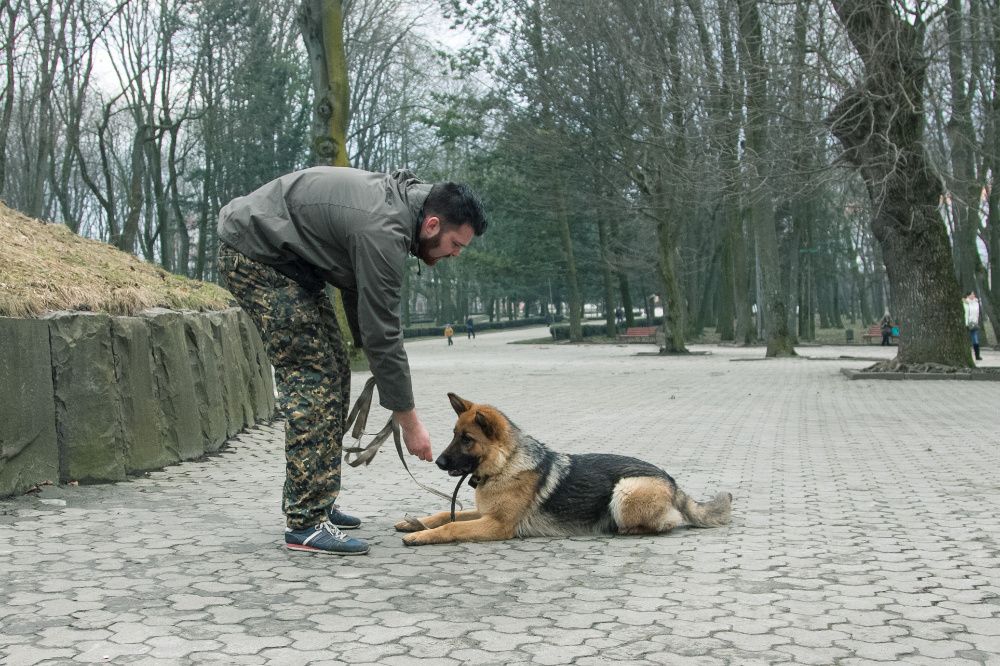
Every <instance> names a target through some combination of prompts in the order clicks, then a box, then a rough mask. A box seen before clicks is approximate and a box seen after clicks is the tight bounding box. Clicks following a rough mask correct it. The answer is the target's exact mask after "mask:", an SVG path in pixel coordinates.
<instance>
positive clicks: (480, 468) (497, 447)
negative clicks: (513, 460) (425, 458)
mask: <svg viewBox="0 0 1000 666" xmlns="http://www.w3.org/2000/svg"><path fill="white" fill-rule="evenodd" d="M448 399H449V400H451V406H452V407H454V408H455V413H456V414H458V421H457V422H456V423H455V436H454V438H453V439H452V440H451V443H450V444H449V445H448V448H446V449H445V450H444V453H442V454H441V455H440V456H438V459H437V460H436V461H435V463H436V464H437V466H438V467H440V468H441V469H443V470H446V471H447V472H448V474H450V475H451V476H462V475H463V474H476V475H478V476H492V475H494V474H496V473H497V472H499V471H500V470H501V469H503V466H504V465H505V464H506V462H507V458H508V456H509V455H510V452H511V450H512V449H513V447H512V445H511V442H510V421H508V420H507V418H506V417H505V416H504V415H503V414H501V413H500V412H499V411H497V410H496V409H494V408H492V407H490V406H489V405H477V404H475V403H472V402H469V401H468V400H463V399H462V398H459V397H458V396H457V395H455V394H454V393H449V394H448Z"/></svg>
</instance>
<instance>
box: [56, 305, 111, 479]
mask: <svg viewBox="0 0 1000 666" xmlns="http://www.w3.org/2000/svg"><path fill="white" fill-rule="evenodd" d="M47 322H48V325H49V343H50V352H51V358H52V385H53V387H52V388H53V394H54V399H55V424H56V437H57V441H58V446H59V480H60V481H61V482H63V483H66V482H68V481H79V482H80V483H100V482H107V481H121V480H124V479H125V478H126V475H125V446H124V442H123V440H122V433H121V408H120V405H119V402H120V397H119V387H118V382H117V378H116V376H115V362H114V355H113V353H112V348H111V317H109V316H108V315H105V314H92V313H54V314H52V315H51V316H49V317H47Z"/></svg>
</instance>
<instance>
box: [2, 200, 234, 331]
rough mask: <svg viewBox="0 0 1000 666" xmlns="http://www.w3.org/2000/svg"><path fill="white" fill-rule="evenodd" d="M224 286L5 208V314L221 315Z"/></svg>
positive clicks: (225, 298)
mask: <svg viewBox="0 0 1000 666" xmlns="http://www.w3.org/2000/svg"><path fill="white" fill-rule="evenodd" d="M232 304H233V300H232V296H230V294H229V292H227V291H226V290H225V289H223V288H222V287H219V286H218V285H215V284H210V283H207V282H199V281H197V280H190V279H187V278H184V277H180V276H178V275H174V274H172V273H170V272H168V271H166V270H164V269H162V268H160V267H159V266H155V265H153V264H149V263H146V262H144V261H142V260H141V259H139V258H138V257H135V256H133V255H131V254H128V253H127V252H122V251H121V250H118V249H116V248H114V247H112V246H110V245H107V244H105V243H101V242H99V241H95V240H90V239H87V238H82V237H80V236H77V235H76V234H74V233H73V232H72V231H70V230H69V228H67V227H65V226H64V225H61V224H46V223H44V222H41V221H39V220H36V219H33V218H30V217H27V216H26V215H22V214H21V213H18V212H17V211H15V210H12V209H10V208H8V207H7V206H5V205H3V204H2V203H0V316H5V317H22V318H32V317H38V316H40V315H42V314H45V313H46V312H51V311H54V310H83V311H90V312H104V313H107V314H111V315H133V314H136V313H138V312H141V311H142V310H145V309H147V308H151V307H164V308H170V309H173V310H221V309H224V308H226V307H229V306H230V305H232Z"/></svg>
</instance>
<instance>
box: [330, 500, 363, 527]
mask: <svg viewBox="0 0 1000 666" xmlns="http://www.w3.org/2000/svg"><path fill="white" fill-rule="evenodd" d="M326 519H327V520H329V521H330V522H331V523H333V524H334V525H336V526H337V527H339V528H340V529H342V530H356V529H358V528H359V527H361V519H360V518H355V517H354V516H348V515H347V514H346V513H341V512H340V507H338V506H337V505H336V504H334V505H333V506H332V507H330V510H329V511H327V513H326Z"/></svg>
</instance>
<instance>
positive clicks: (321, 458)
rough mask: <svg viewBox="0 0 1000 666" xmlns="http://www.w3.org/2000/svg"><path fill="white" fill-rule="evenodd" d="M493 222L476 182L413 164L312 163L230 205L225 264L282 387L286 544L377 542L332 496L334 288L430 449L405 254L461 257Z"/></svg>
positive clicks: (420, 442) (222, 224)
mask: <svg viewBox="0 0 1000 666" xmlns="http://www.w3.org/2000/svg"><path fill="white" fill-rule="evenodd" d="M485 230H486V217H485V215H484V213H483V208H482V204H481V203H480V201H479V198H478V197H477V196H476V195H475V193H473V191H472V190H471V189H470V188H469V187H468V186H466V185H462V184H459V183H450V182H445V183H424V182H421V181H420V180H418V179H417V178H416V177H415V176H414V175H413V174H412V173H410V172H408V171H396V172H394V173H392V174H387V173H371V172H368V171H361V170H358V169H350V168H346V167H313V168H311V169H305V170H303V171H296V172H294V173H290V174H287V175H285V176H281V177H280V178H277V179H275V180H272V181H271V182H269V183H267V184H265V185H262V186H261V187H260V188H258V189H257V190H255V191H254V192H251V193H250V194H247V195H246V196H242V197H239V198H237V199H233V200H232V201H231V202H229V203H228V204H226V206H225V207H224V208H223V209H222V210H221V211H220V212H219V238H220V239H221V246H220V248H219V274H220V275H221V276H222V278H223V280H224V282H225V283H226V286H227V287H228V288H229V291H230V293H232V295H233V296H234V297H236V300H237V302H239V304H240V307H242V308H243V310H244V311H246V313H247V314H248V315H249V316H250V319H251V321H253V323H254V325H255V326H256V328H257V330H258V331H259V332H260V336H261V338H262V339H263V341H264V348H265V349H266V350H267V356H268V359H269V360H270V361H271V365H272V366H274V369H275V383H276V384H277V387H278V391H279V393H280V395H281V400H280V403H279V414H280V416H281V418H282V419H283V420H284V422H285V474H284V481H285V485H284V491H283V493H282V510H283V512H284V514H285V523H286V526H287V527H286V529H285V535H284V536H285V546H286V548H289V549H291V550H297V551H311V552H318V553H334V554H338V555H360V554H364V553H367V552H368V543H367V542H365V541H364V540H363V539H354V538H351V537H349V536H347V535H345V534H344V533H343V532H342V531H341V530H345V529H353V528H357V527H359V526H360V525H361V520H360V519H358V518H356V517H354V516H351V515H348V514H346V513H343V512H341V511H340V509H339V508H338V507H337V505H336V504H335V502H336V500H337V498H338V496H339V494H340V471H341V470H340V467H341V452H342V450H341V439H342V437H343V436H344V424H345V422H346V420H347V415H348V409H349V408H350V405H349V404H348V402H349V398H350V395H349V394H350V389H351V368H350V363H349V360H350V359H349V358H348V355H347V348H346V345H345V344H344V341H343V340H342V337H341V333H340V326H339V324H338V322H337V315H336V313H335V311H334V308H333V306H332V304H331V303H330V299H329V297H328V296H327V295H326V292H325V290H324V289H325V287H326V285H327V284H332V285H333V286H335V287H337V288H339V289H340V293H341V294H342V295H343V300H344V310H345V314H346V316H347V324H348V326H349V327H350V331H351V334H352V337H353V338H354V342H355V344H356V345H357V346H358V347H359V348H362V349H364V351H365V354H366V355H367V357H368V361H369V365H370V367H371V370H372V374H373V375H374V376H375V382H376V384H377V385H378V394H379V404H381V405H382V407H384V408H385V409H388V410H391V411H392V414H393V419H394V420H395V422H396V424H398V425H399V428H400V430H402V436H403V443H404V444H405V445H406V449H407V451H409V452H410V454H411V455H414V456H416V457H417V458H419V459H420V460H426V461H430V460H433V455H432V453H431V440H430V435H429V434H428V433H427V428H425V427H424V424H423V422H422V421H421V420H420V418H419V416H418V415H417V411H416V409H415V406H414V405H415V403H414V399H413V388H412V384H411V381H410V366H409V363H408V362H407V358H406V352H405V350H404V349H403V327H402V324H401V322H400V297H401V292H402V289H403V276H404V275H405V273H406V258H407V255H410V254H412V255H415V256H416V257H418V258H419V259H420V260H421V261H423V262H424V263H425V264H427V265H428V266H433V265H434V264H436V263H438V262H439V261H443V260H445V259H446V258H449V257H457V256H458V255H459V254H460V253H461V252H462V250H464V249H465V248H466V247H468V245H469V243H471V242H472V239H473V238H474V237H475V236H479V235H482V233H483V232H484V231H485ZM359 501H363V500H359ZM220 539H222V541H220V543H225V544H226V545H234V544H237V542H240V541H241V539H239V538H235V537H234V538H233V539H229V538H228V536H220Z"/></svg>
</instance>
